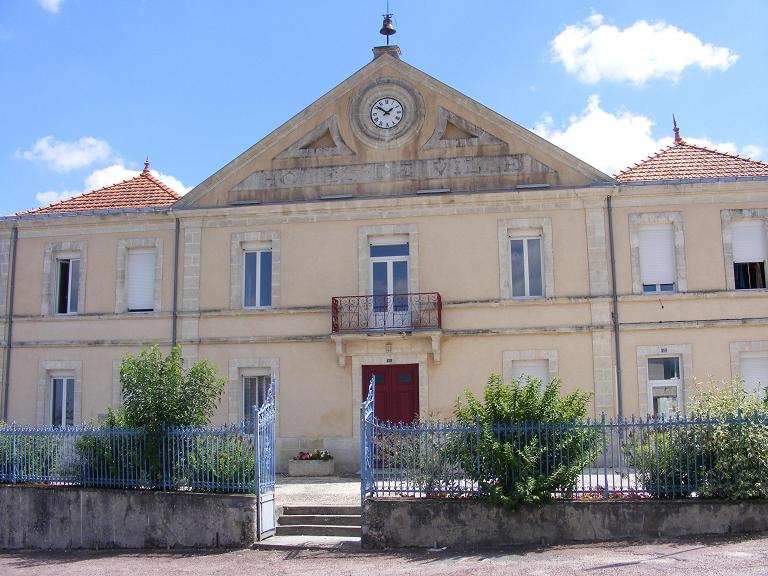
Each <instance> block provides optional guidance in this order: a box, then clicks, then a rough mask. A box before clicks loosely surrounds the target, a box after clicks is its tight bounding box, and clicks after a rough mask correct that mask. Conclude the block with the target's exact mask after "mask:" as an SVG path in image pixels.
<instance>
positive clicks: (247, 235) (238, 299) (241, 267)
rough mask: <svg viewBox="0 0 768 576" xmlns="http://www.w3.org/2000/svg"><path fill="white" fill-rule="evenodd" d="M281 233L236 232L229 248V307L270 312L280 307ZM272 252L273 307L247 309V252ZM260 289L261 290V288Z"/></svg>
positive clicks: (270, 231) (273, 231)
mask: <svg viewBox="0 0 768 576" xmlns="http://www.w3.org/2000/svg"><path fill="white" fill-rule="evenodd" d="M280 244H281V243H280V232H279V231H277V230H258V231H255V232H234V233H233V234H232V235H231V237H230V248H229V306H230V308H231V309H232V310H269V309H273V308H279V307H280ZM264 250H269V251H270V252H272V282H271V285H272V305H271V306H268V307H265V306H254V307H247V308H246V307H245V306H244V303H245V252H246V251H248V252H257V251H264ZM259 289H260V288H259Z"/></svg>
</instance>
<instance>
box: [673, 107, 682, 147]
mask: <svg viewBox="0 0 768 576" xmlns="http://www.w3.org/2000/svg"><path fill="white" fill-rule="evenodd" d="M672 131H673V132H674V133H675V144H680V143H681V142H682V141H683V139H682V138H680V128H678V127H677V120H676V119H675V115H674V114H672Z"/></svg>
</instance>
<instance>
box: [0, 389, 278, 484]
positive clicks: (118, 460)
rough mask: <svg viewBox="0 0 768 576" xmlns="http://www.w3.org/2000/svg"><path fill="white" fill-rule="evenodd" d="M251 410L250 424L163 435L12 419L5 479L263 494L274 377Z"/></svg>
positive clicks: (270, 478) (1, 469) (268, 474)
mask: <svg viewBox="0 0 768 576" xmlns="http://www.w3.org/2000/svg"><path fill="white" fill-rule="evenodd" d="M253 414H254V416H253V418H252V420H251V421H250V422H241V423H240V424H236V425H228V426H204V427H174V428H167V429H166V430H164V431H163V432H161V433H160V434H159V435H152V434H149V433H147V432H146V431H145V430H143V429H126V428H100V427H97V426H92V425H87V424H83V425H80V426H64V427H60V426H44V427H41V426H19V425H17V424H11V425H9V426H4V427H0V482H7V483H14V484H21V483H45V484H48V485H75V486H94V487H96V486H103V487H114V488H138V489H158V488H159V489H164V490H200V491H215V492H250V493H256V492H257V490H261V491H262V493H263V492H264V491H265V490H270V489H272V490H274V484H275V465H274V449H273V446H274V424H275V401H274V382H273V383H272V386H271V387H270V391H269V393H268V397H267V399H266V402H265V403H264V404H263V405H262V406H261V408H258V407H256V406H254V407H253ZM255 446H258V447H259V450H258V454H257V455H255V454H254V447H255ZM257 477H258V478H259V480H255V478H257Z"/></svg>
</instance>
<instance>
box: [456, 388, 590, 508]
mask: <svg viewBox="0 0 768 576" xmlns="http://www.w3.org/2000/svg"><path fill="white" fill-rule="evenodd" d="M589 398H590V395H589V394H587V393H585V392H580V391H577V392H574V393H572V394H567V395H565V396H563V395H561V394H560V380H559V379H557V378H553V379H552V381H551V382H549V383H548V384H547V385H546V386H542V382H541V381H540V380H538V379H536V378H531V377H528V378H527V379H526V381H525V382H521V381H517V380H513V381H512V383H511V384H504V383H503V382H502V380H501V377H500V376H499V375H498V374H492V375H491V377H490V378H489V379H488V384H487V386H486V387H485V391H484V393H483V402H481V401H480V400H478V399H477V398H475V396H474V395H473V394H472V393H471V392H469V391H466V392H465V394H464V401H463V402H461V399H460V400H459V402H458V403H457V407H456V417H457V418H458V420H459V421H460V422H463V423H465V424H467V425H476V428H477V433H476V434H475V433H473V435H474V436H475V437H466V438H464V439H462V442H463V445H464V447H463V449H462V451H461V458H462V467H463V469H464V472H465V473H466V474H467V475H468V476H470V477H471V478H472V479H474V480H476V481H477V482H478V483H479V485H480V489H481V491H482V493H483V494H486V495H487V496H488V498H489V499H490V500H492V501H495V502H498V503H501V504H504V505H511V506H514V505H517V504H520V503H540V502H544V501H547V500H549V499H550V498H551V496H552V493H553V492H561V491H568V490H572V489H574V488H575V487H576V480H577V478H578V475H579V473H580V472H581V470H582V469H583V468H584V467H585V466H586V465H587V463H588V461H589V447H590V446H592V447H593V448H594V444H595V442H594V440H595V439H594V438H593V433H592V432H591V431H590V429H588V428H586V427H584V426H578V425H576V423H580V422H581V421H582V420H584V419H585V418H586V417H587V403H588V401H589Z"/></svg>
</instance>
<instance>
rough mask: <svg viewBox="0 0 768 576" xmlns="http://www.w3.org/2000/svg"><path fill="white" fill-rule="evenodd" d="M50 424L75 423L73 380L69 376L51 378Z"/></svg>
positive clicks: (63, 424)
mask: <svg viewBox="0 0 768 576" xmlns="http://www.w3.org/2000/svg"><path fill="white" fill-rule="evenodd" d="M50 423H51V425H53V426H72V425H73V424H74V423H75V379H74V378H73V377H71V376H52V377H51V420H50Z"/></svg>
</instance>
